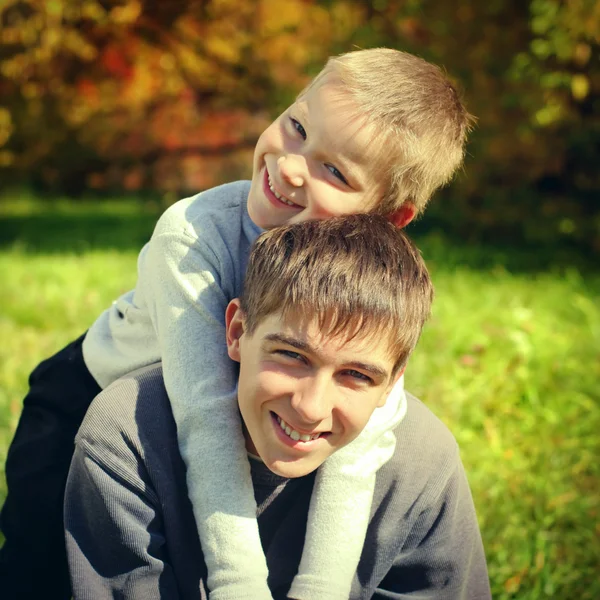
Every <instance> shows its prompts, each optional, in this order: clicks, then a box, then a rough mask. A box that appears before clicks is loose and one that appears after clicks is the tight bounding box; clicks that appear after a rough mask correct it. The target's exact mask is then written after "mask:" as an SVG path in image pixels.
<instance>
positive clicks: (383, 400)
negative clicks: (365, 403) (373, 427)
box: [377, 366, 406, 408]
mask: <svg viewBox="0 0 600 600" xmlns="http://www.w3.org/2000/svg"><path fill="white" fill-rule="evenodd" d="M405 369H406V367H405V366H404V367H402V368H401V369H400V370H399V371H398V372H397V373H396V374H395V375H394V376H393V377H392V381H390V383H389V385H388V387H387V388H386V390H385V393H384V394H383V395H382V396H381V399H380V400H379V402H378V403H377V408H381V407H382V406H384V405H385V403H386V401H387V399H388V396H389V395H390V392H391V391H392V389H393V387H394V386H395V385H396V384H397V383H398V380H399V379H400V377H402V375H404V370H405Z"/></svg>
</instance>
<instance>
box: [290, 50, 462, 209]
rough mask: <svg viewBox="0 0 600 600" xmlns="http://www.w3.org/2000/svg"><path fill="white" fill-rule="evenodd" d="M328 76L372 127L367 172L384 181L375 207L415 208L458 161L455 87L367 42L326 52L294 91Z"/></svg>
mask: <svg viewBox="0 0 600 600" xmlns="http://www.w3.org/2000/svg"><path fill="white" fill-rule="evenodd" d="M329 76H333V77H334V78H335V81H337V82H339V83H341V84H342V86H343V88H344V92H345V93H348V94H349V96H350V98H351V100H352V101H353V103H354V104H355V105H356V106H358V109H359V111H360V113H361V114H360V116H361V117H363V118H364V119H365V120H366V123H367V124H371V125H373V126H374V128H375V131H376V134H375V135H374V137H373V139H372V141H371V145H370V150H369V151H370V152H372V154H371V156H370V159H369V163H370V164H371V165H374V168H375V172H373V171H372V170H371V173H372V174H373V175H374V176H376V177H378V178H379V179H380V180H383V181H385V182H386V186H385V189H386V191H385V193H384V195H383V197H382V198H381V199H380V200H379V202H378V205H377V208H376V209H375V212H377V213H380V214H384V215H388V214H390V213H392V212H393V211H394V210H396V209H398V208H399V207H400V206H402V205H403V204H404V203H405V202H410V203H412V204H413V205H414V206H415V208H416V212H417V214H418V213H420V212H422V211H423V209H424V208H425V206H426V204H427V202H428V201H429V198H430V197H431V196H432V194H433V193H434V192H435V190H436V189H437V188H439V187H440V186H442V185H444V184H445V183H447V182H448V181H450V179H451V178H452V175H453V174H454V173H455V172H456V170H457V169H458V168H459V167H460V165H461V164H462V161H463V157H464V146H465V142H466V137H467V133H468V132H469V130H470V128H471V124H472V122H473V117H472V116H471V115H469V113H468V112H467V110H466V109H465V107H464V106H463V104H462V102H461V100H460V97H459V95H458V92H457V91H456V89H455V87H454V86H453V85H452V83H451V82H450V81H449V80H448V78H447V77H446V76H445V75H444V73H443V72H442V70H441V69H440V68H439V67H437V66H435V65H432V64H430V63H428V62H427V61H425V60H423V59H422V58H418V57H416V56H413V55H412V54H408V53H406V52H401V51H399V50H392V49H390V48H373V49H370V50H359V51H355V52H348V53H346V54H341V55H340V56H335V57H331V58H330V59H329V60H328V62H327V64H326V65H325V67H324V68H323V70H322V71H321V72H320V73H319V74H318V75H317V76H316V77H315V79H313V81H312V82H311V83H310V84H309V85H308V86H307V87H306V88H305V89H304V90H303V91H302V92H301V93H300V96H299V97H302V96H303V95H304V94H305V93H306V92H307V91H308V90H309V89H310V88H312V87H313V86H315V85H318V84H320V83H323V82H324V78H326V77H329ZM372 168H373V167H372ZM372 168H371V169H372Z"/></svg>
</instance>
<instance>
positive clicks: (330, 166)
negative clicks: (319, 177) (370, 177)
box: [325, 165, 348, 185]
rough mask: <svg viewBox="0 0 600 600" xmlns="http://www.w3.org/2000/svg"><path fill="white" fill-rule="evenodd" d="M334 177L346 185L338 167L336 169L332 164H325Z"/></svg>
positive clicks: (346, 182) (345, 180)
mask: <svg viewBox="0 0 600 600" xmlns="http://www.w3.org/2000/svg"><path fill="white" fill-rule="evenodd" d="M325 166H326V167H327V168H328V169H329V170H330V171H331V172H332V173H333V175H334V176H335V177H337V178H338V179H339V180H340V181H341V182H342V183H345V184H346V185H348V181H347V179H346V178H345V177H344V176H343V175H342V174H341V173H340V171H339V170H338V169H336V168H335V167H334V166H333V165H325Z"/></svg>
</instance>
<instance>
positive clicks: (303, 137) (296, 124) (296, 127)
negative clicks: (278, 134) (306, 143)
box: [290, 117, 306, 140]
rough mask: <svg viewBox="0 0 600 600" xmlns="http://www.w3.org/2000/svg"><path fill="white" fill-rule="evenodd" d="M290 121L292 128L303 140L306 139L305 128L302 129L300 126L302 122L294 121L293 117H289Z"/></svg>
mask: <svg viewBox="0 0 600 600" xmlns="http://www.w3.org/2000/svg"><path fill="white" fill-rule="evenodd" d="M290 121H291V122H292V125H293V126H294V129H295V130H296V131H297V132H298V133H299V134H300V135H301V136H302V139H303V140H305V139H306V129H304V127H303V126H302V123H300V121H296V119H294V118H292V117H290Z"/></svg>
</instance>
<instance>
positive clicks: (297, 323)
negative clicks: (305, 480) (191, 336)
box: [225, 299, 400, 477]
mask: <svg viewBox="0 0 600 600" xmlns="http://www.w3.org/2000/svg"><path fill="white" fill-rule="evenodd" d="M225 320H226V325H227V345H228V351H229V356H230V358H232V359H233V360H235V361H237V362H239V363H240V375H239V382H238V403H239V407H240V412H241V413H242V418H243V421H244V424H245V429H246V431H245V436H246V447H247V449H248V451H249V452H252V453H254V454H257V455H259V456H260V457H261V458H262V460H263V461H264V462H265V464H266V465H267V467H268V468H269V469H270V470H271V471H273V472H274V473H277V474H278V475H281V476H283V477H302V476H304V475H307V474H308V473H311V472H312V471H314V470H315V469H317V468H318V467H319V466H320V465H321V464H322V463H323V462H324V461H325V460H326V459H327V458H328V457H329V456H331V454H333V453H334V452H335V451H337V450H339V449H340V448H342V447H344V446H345V445H346V444H348V443H350V442H351V441H352V440H353V439H354V438H356V437H357V436H358V434H359V433H360V432H361V431H362V430H363V428H364V427H365V425H366V424H367V421H368V420H369V417H370V416H371V414H372V413H373V411H374V410H375V408H377V407H378V406H383V404H385V401H386V399H387V396H388V394H389V392H390V390H391V388H392V386H393V384H394V383H395V382H396V381H397V379H398V378H399V377H400V374H399V373H394V360H393V359H392V358H391V357H390V355H389V349H390V348H389V346H388V344H387V343H385V340H381V338H380V337H379V338H377V337H376V336H370V335H367V336H357V337H355V338H353V339H350V340H348V339H346V338H345V336H344V335H343V332H342V334H341V335H337V336H331V335H328V334H326V333H324V332H323V331H322V330H321V329H320V328H319V325H318V322H317V320H313V321H310V320H308V321H307V320H306V319H301V318H298V319H295V318H288V319H284V318H283V317H282V316H281V315H279V314H274V315H269V316H267V317H265V318H264V319H263V320H262V322H260V323H258V325H257V327H256V329H255V330H254V331H253V332H252V333H251V334H250V333H248V332H247V331H246V330H245V325H244V315H243V312H242V310H241V308H240V306H239V301H238V300H237V299H236V300H233V301H232V302H231V303H230V304H229V306H228V308H227V312H226V317H225ZM282 420H283V423H282Z"/></svg>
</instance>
